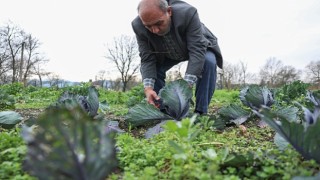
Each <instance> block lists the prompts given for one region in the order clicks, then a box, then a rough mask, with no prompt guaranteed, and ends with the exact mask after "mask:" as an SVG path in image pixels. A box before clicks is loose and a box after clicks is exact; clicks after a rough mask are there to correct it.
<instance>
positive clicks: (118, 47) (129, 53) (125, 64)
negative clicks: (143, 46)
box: [106, 35, 140, 92]
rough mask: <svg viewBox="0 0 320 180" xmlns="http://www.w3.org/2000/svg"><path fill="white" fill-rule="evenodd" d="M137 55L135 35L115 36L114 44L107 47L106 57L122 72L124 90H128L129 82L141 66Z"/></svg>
mask: <svg viewBox="0 0 320 180" xmlns="http://www.w3.org/2000/svg"><path fill="white" fill-rule="evenodd" d="M137 57H138V44H137V41H136V38H135V37H130V36H126V35H122V36H120V37H118V38H114V42H113V45H111V46H109V47H108V49H107V55H106V58H107V59H109V60H111V61H112V62H114V64H115V65H116V68H117V69H118V71H119V72H120V75H121V77H120V79H121V83H122V91H123V92H125V91H126V89H127V84H128V82H129V81H131V80H133V77H134V75H135V74H136V73H137V71H138V69H139V67H140V65H139V63H138V62H137Z"/></svg>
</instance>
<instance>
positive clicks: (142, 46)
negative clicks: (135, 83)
mask: <svg viewBox="0 0 320 180" xmlns="http://www.w3.org/2000/svg"><path fill="white" fill-rule="evenodd" d="M138 21H139V19H137V18H136V19H135V20H134V21H133V22H132V28H133V31H134V33H135V35H136V38H137V43H138V47H139V56H140V58H141V67H140V72H141V76H142V79H145V78H153V79H156V78H157V75H156V72H157V71H156V62H157V61H156V57H155V55H154V54H153V53H152V52H153V51H154V50H153V49H152V48H151V45H150V43H149V39H148V37H146V36H145V35H143V33H145V32H144V31H146V29H145V28H144V27H141V25H139V22H138Z"/></svg>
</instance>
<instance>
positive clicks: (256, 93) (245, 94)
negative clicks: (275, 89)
mask: <svg viewBox="0 0 320 180" xmlns="http://www.w3.org/2000/svg"><path fill="white" fill-rule="evenodd" d="M240 100H241V102H242V103H243V104H244V105H246V106H248V107H250V108H251V109H255V110H258V109H259V108H260V107H261V106H262V105H264V106H268V107H270V106H271V105H272V104H273V103H274V100H273V95H272V93H271V91H270V90H269V89H268V88H266V87H260V86H258V85H250V86H246V87H245V88H243V89H241V91H240Z"/></svg>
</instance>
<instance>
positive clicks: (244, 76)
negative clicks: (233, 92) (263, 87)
mask: <svg viewBox="0 0 320 180" xmlns="http://www.w3.org/2000/svg"><path fill="white" fill-rule="evenodd" d="M238 69H239V83H240V85H241V84H242V85H246V84H248V83H250V82H251V83H252V82H253V81H254V80H255V78H254V76H255V75H254V74H253V73H250V72H248V64H247V63H245V62H243V61H240V62H239V65H238Z"/></svg>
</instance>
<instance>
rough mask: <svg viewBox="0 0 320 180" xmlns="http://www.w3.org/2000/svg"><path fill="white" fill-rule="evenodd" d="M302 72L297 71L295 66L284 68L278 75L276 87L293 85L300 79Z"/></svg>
mask: <svg viewBox="0 0 320 180" xmlns="http://www.w3.org/2000/svg"><path fill="white" fill-rule="evenodd" d="M300 74H301V71H300V70H297V69H296V68H294V67H293V66H283V67H282V68H281V69H280V71H279V73H278V74H277V78H276V79H275V85H277V86H282V85H285V84H287V83H291V82H293V81H296V80H298V79H299V78H300Z"/></svg>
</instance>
